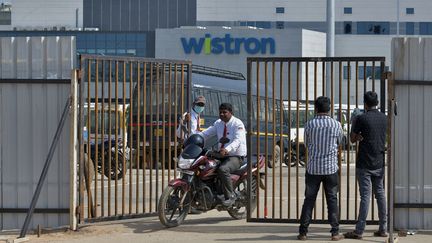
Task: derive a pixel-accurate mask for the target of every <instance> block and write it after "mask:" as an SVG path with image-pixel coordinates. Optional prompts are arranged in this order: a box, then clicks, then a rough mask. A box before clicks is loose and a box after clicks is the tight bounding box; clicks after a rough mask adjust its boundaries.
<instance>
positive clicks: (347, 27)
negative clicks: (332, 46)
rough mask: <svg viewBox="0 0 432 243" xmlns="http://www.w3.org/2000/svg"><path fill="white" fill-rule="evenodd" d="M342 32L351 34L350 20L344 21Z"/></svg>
mask: <svg viewBox="0 0 432 243" xmlns="http://www.w3.org/2000/svg"><path fill="white" fill-rule="evenodd" d="M344 34H352V22H351V21H346V22H344Z"/></svg>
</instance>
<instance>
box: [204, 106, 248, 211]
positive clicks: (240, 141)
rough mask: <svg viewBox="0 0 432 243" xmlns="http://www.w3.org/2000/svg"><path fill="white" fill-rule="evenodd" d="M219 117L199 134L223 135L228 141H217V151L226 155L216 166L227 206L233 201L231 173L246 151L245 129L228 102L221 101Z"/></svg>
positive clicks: (239, 164) (208, 135)
mask: <svg viewBox="0 0 432 243" xmlns="http://www.w3.org/2000/svg"><path fill="white" fill-rule="evenodd" d="M219 118H220V119H219V120H217V121H216V122H215V123H214V124H213V126H211V127H209V128H207V129H206V130H205V131H203V132H202V133H201V134H202V135H203V136H204V138H205V139H207V138H209V137H212V136H214V135H217V138H218V141H220V139H221V138H223V137H225V138H228V139H229V142H228V143H225V144H221V143H219V153H220V154H221V155H223V156H227V157H226V158H225V159H223V160H222V161H221V162H222V164H221V165H220V166H219V168H218V175H219V179H220V180H221V182H222V185H223V186H222V188H223V191H224V195H225V200H224V201H223V202H222V204H223V205H224V206H227V207H228V206H231V205H232V204H233V203H234V201H235V195H234V193H233V192H234V190H233V185H232V182H231V173H232V172H234V171H236V170H238V169H239V168H240V166H241V164H242V162H243V159H244V157H245V156H246V153H247V148H246V129H245V126H244V124H243V122H242V121H241V120H240V119H238V118H236V117H235V116H234V115H233V107H232V105H231V104H229V103H222V104H221V105H220V106H219Z"/></svg>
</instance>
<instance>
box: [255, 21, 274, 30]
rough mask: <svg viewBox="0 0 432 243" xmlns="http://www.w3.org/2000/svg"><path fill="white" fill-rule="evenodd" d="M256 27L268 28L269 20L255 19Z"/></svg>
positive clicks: (269, 25) (269, 26)
mask: <svg viewBox="0 0 432 243" xmlns="http://www.w3.org/2000/svg"><path fill="white" fill-rule="evenodd" d="M256 27H258V28H263V29H270V28H271V22H269V21H257V22H256Z"/></svg>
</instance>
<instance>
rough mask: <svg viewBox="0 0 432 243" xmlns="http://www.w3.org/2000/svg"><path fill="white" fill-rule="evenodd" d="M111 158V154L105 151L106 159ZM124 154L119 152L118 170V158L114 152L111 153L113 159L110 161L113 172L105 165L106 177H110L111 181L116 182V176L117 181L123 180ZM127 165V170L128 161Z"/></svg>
mask: <svg viewBox="0 0 432 243" xmlns="http://www.w3.org/2000/svg"><path fill="white" fill-rule="evenodd" d="M108 156H109V152H108V151H105V158H108ZM123 157H124V156H123V153H122V152H120V151H118V152H117V160H118V162H117V169H116V156H115V153H114V152H113V151H111V159H110V163H111V170H110V169H109V168H108V166H107V165H105V168H104V175H105V176H106V177H108V178H109V179H110V180H115V179H116V175H117V180H120V179H122V178H123V175H124V173H123V171H124V170H123ZM125 163H126V165H125V168H126V169H127V161H125Z"/></svg>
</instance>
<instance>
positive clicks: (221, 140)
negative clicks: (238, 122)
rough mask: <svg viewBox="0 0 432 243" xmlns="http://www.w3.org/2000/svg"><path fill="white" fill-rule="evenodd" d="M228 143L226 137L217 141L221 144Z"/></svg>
mask: <svg viewBox="0 0 432 243" xmlns="http://www.w3.org/2000/svg"><path fill="white" fill-rule="evenodd" d="M229 142H230V140H229V138H227V137H221V138H220V139H219V143H221V144H227V143H229Z"/></svg>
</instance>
